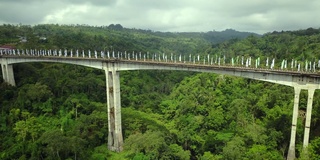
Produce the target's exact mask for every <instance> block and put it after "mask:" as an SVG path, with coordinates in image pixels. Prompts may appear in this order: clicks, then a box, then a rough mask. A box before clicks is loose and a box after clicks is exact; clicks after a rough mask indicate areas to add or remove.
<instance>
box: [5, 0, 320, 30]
mask: <svg viewBox="0 0 320 160" xmlns="http://www.w3.org/2000/svg"><path fill="white" fill-rule="evenodd" d="M319 15H320V0H91V1H87V0H0V23H1V24H3V23H5V24H18V23H21V24H31V25H34V24H47V23H49V24H52V23H53V24H57V23H58V24H88V25H91V26H96V25H97V26H102V25H110V24H121V25H122V26H123V27H126V28H137V29H150V30H154V31H169V32H188V31H196V32H206V31H212V30H216V31H221V30H225V29H228V28H232V29H235V30H238V31H249V32H256V33H260V34H263V33H266V32H272V31H275V30H276V31H281V30H299V29H306V28H309V27H313V28H320V21H319Z"/></svg>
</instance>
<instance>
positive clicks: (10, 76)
mask: <svg viewBox="0 0 320 160" xmlns="http://www.w3.org/2000/svg"><path fill="white" fill-rule="evenodd" d="M12 66H13V65H12V64H8V65H6V69H7V71H6V72H7V82H8V83H9V84H10V85H12V86H16V81H15V80H14V73H13V67H12Z"/></svg>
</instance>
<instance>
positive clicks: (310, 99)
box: [303, 88, 315, 151]
mask: <svg viewBox="0 0 320 160" xmlns="http://www.w3.org/2000/svg"><path fill="white" fill-rule="evenodd" d="M314 91H315V89H314V88H311V89H308V103H307V114H306V124H305V126H304V138H303V150H304V151H306V150H305V149H306V148H307V146H308V144H309V134H310V124H311V113H312V102H313V95H314Z"/></svg>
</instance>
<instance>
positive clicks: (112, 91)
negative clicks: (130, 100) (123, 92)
mask: <svg viewBox="0 0 320 160" xmlns="http://www.w3.org/2000/svg"><path fill="white" fill-rule="evenodd" d="M105 73H106V81H107V82H106V85H107V89H106V91H107V104H108V128H109V133H108V148H109V150H112V151H116V152H120V151H122V150H123V137H122V126H121V99H120V78H119V77H120V76H119V71H116V70H115V69H114V68H113V69H112V70H111V71H109V70H107V69H106V70H105Z"/></svg>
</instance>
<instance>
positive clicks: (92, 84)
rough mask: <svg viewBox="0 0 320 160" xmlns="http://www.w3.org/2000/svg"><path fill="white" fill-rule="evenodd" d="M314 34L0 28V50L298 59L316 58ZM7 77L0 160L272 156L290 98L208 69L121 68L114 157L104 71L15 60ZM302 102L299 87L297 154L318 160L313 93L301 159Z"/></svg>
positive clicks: (318, 40) (272, 87)
mask: <svg viewBox="0 0 320 160" xmlns="http://www.w3.org/2000/svg"><path fill="white" fill-rule="evenodd" d="M319 31H320V30H319V29H311V28H309V29H306V30H299V31H290V32H289V31H288V32H285V31H284V32H272V33H268V34H265V35H262V36H259V35H251V33H245V34H247V36H245V34H240V33H239V35H237V34H236V33H238V32H237V31H233V30H226V31H223V32H221V33H220V32H214V31H212V32H207V33H162V32H154V31H146V30H139V29H126V28H123V27H122V26H121V25H120V26H119V25H110V26H105V27H92V26H76V25H75V26H66V25H37V26H34V27H31V26H12V25H2V26H0V33H1V34H0V36H1V37H0V44H2V45H12V46H14V47H17V48H43V49H45V48H68V49H69V48H79V49H97V50H105V49H106V50H120V51H137V52H138V51H141V52H147V51H149V52H165V53H170V52H173V53H181V54H203V55H205V54H213V55H219V56H226V57H227V58H230V57H234V56H252V57H258V56H259V57H261V58H265V57H275V58H277V59H284V58H286V59H292V58H294V59H297V60H299V61H304V60H306V59H308V60H319V58H320V47H319V46H320V45H319V44H320V34H319ZM223 33H225V34H226V37H225V40H226V41H224V40H222V39H224V38H221V36H222V35H223ZM233 33H234V35H233ZM242 36H243V37H242ZM20 37H25V38H26V40H27V42H20V41H21V39H19V38H20ZM41 37H45V38H46V39H44V38H41ZM217 37H220V38H217ZM222 37H223V36H222ZM222 41H223V42H222ZM218 42H220V43H218ZM14 71H15V79H16V82H17V87H12V86H8V85H7V84H5V83H3V80H2V77H0V83H1V84H0V108H1V112H0V135H1V139H0V159H186V160H187V159H202V160H206V159H208V160H209V159H210V160H212V159H221V160H222V159H275V160H278V159H283V158H285V157H286V154H287V150H288V145H289V142H290V132H291V119H292V108H293V96H294V93H293V88H290V87H286V86H281V85H277V84H272V83H266V82H261V81H254V80H250V79H243V78H237V77H231V76H225V75H216V74H208V73H194V72H178V71H123V72H121V73H120V78H121V79H120V84H121V105H122V126H123V135H124V151H123V152H122V153H114V152H111V151H108V150H107V139H108V125H107V122H108V117H107V107H106V93H105V75H104V72H103V71H100V70H95V69H91V68H86V67H81V66H73V65H64V64H52V63H25V64H16V65H14ZM0 73H1V72H0ZM1 76H2V75H1ZM306 103H307V92H306V91H302V93H301V95H300V104H299V106H300V108H299V113H301V116H299V118H298V125H297V128H298V129H297V145H296V146H297V147H296V156H297V157H298V158H299V159H319V158H320V148H319V146H320V137H319V135H320V132H319V131H320V127H319V126H320V125H319V124H320V118H319V117H320V112H319V111H320V109H319V106H320V105H319V104H320V94H319V91H316V93H315V97H314V102H313V106H314V108H313V113H312V117H313V118H312V123H311V132H310V145H309V147H308V155H302V154H301V153H302V152H301V149H302V137H303V132H304V130H303V128H304V123H305V122H304V117H303V113H305V108H306Z"/></svg>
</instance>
